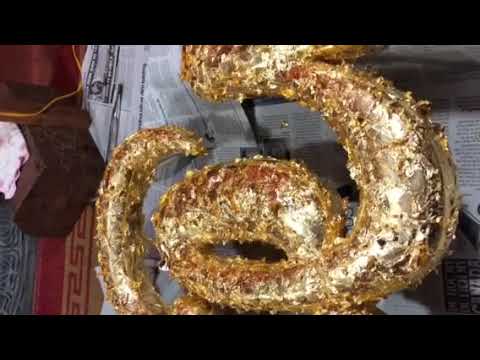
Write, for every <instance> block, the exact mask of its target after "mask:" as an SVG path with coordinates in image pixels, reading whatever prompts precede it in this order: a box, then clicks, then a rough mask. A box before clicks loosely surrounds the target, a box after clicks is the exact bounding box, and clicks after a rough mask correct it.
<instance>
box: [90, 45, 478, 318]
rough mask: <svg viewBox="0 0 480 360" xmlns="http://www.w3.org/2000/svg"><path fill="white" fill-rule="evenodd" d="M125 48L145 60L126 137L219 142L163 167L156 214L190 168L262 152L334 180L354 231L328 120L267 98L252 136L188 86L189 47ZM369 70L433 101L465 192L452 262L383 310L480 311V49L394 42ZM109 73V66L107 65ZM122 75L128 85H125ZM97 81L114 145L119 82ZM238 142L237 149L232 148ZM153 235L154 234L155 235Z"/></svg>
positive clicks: (235, 112)
mask: <svg viewBox="0 0 480 360" xmlns="http://www.w3.org/2000/svg"><path fill="white" fill-rule="evenodd" d="M99 48H100V49H102V50H103V55H102V54H99V55H96V58H97V59H101V60H97V62H98V63H100V64H104V63H106V62H108V61H106V60H105V59H108V56H107V55H108V54H109V52H108V51H110V53H112V52H113V53H114V52H115V51H114V50H111V49H104V47H99ZM122 48H123V47H122ZM140 48H141V49H140ZM93 50H94V47H92V46H91V47H89V53H91V54H89V53H87V55H89V56H90V57H91V58H93V57H94V56H93V55H92V54H93V53H94V51H93ZM117 51H118V50H117ZM120 51H123V52H125V54H126V55H125V56H131V57H134V58H135V57H138V59H139V60H135V61H131V62H128V61H127V62H128V63H129V64H130V65H129V66H130V69H131V70H130V71H131V73H130V74H129V76H131V81H133V83H134V84H135V83H138V84H137V85H134V86H133V88H135V90H132V91H133V92H135V94H136V95H135V96H133V97H132V99H131V102H130V103H128V102H127V103H128V104H129V105H130V107H129V108H127V107H125V109H122V117H123V116H125V118H126V119H128V116H130V120H125V121H126V122H129V124H130V125H129V126H131V127H129V128H128V129H129V130H125V131H124V132H123V133H122V134H126V133H128V132H132V131H134V130H135V129H139V128H143V127H152V126H153V127H154V126H160V125H163V124H170V123H171V122H170V121H173V123H175V124H178V125H184V126H189V127H192V128H194V129H195V130H196V131H198V132H199V133H200V134H205V137H206V139H213V138H214V139H215V141H214V143H212V144H210V146H211V148H212V149H213V150H212V152H211V155H210V156H209V157H208V158H207V159H205V160H204V162H203V163H200V162H198V163H192V162H189V161H188V160H182V161H173V162H172V163H169V164H166V166H164V167H163V168H162V170H161V172H160V173H159V176H158V178H159V179H161V181H158V182H157V183H156V185H155V186H154V187H153V188H152V193H153V194H152V195H151V196H150V195H149V196H148V197H147V199H146V201H145V204H146V205H145V211H146V214H147V216H150V213H151V210H153V209H154V207H155V204H156V199H158V196H159V195H160V194H161V193H162V192H163V191H165V189H166V188H167V187H168V186H169V185H170V184H172V183H173V182H175V181H176V180H178V179H180V178H181V177H183V173H184V171H185V170H186V169H187V168H190V167H200V166H202V165H204V164H205V162H219V161H223V160H229V159H231V158H232V157H238V156H239V155H240V156H242V155H245V154H253V153H257V152H258V153H261V154H264V155H270V156H275V157H278V158H288V159H298V160H302V161H304V162H305V163H306V164H307V165H308V166H309V167H310V168H311V169H312V170H313V171H315V172H316V173H317V174H318V175H319V176H320V177H321V178H322V179H323V180H324V181H326V182H327V183H329V184H330V185H331V186H333V187H334V188H336V189H337V190H339V192H340V193H342V194H343V195H344V196H348V197H349V198H350V199H351V200H352V201H351V204H350V208H349V213H348V216H349V229H351V228H352V227H353V226H354V222H355V214H356V209H357V207H358V203H357V201H358V198H357V196H356V194H355V185H354V184H353V182H352V180H351V179H350V177H349V174H348V171H347V170H346V167H345V163H346V155H345V153H344V151H343V149H342V148H341V146H339V145H338V144H337V141H336V137H335V134H334V133H333V132H332V130H331V129H330V128H329V127H328V125H327V124H326V122H324V121H323V119H322V115H321V114H320V113H315V112H310V111H308V110H305V109H303V108H301V107H300V106H298V105H297V104H295V103H286V102H282V101H257V102H255V104H254V110H253V119H251V120H252V121H251V122H252V123H253V130H254V131H252V129H250V124H249V122H248V120H247V119H246V117H245V114H244V113H243V110H242V109H241V107H240V106H239V104H235V103H233V104H223V105H212V104H209V103H207V102H204V101H201V100H200V99H198V98H196V97H195V96H194V95H193V93H192V92H191V90H190V89H189V88H188V87H186V86H185V85H184V84H183V83H181V82H180V81H179V78H178V73H176V71H178V68H179V62H180V48H179V46H147V47H132V48H131V49H128V48H125V49H120ZM128 51H130V53H129V54H130V55H128ZM99 53H102V51H99ZM87 60H88V56H87ZM87 62H88V61H87ZM364 64H365V65H368V66H370V67H373V68H374V69H376V70H378V71H379V72H380V73H381V74H382V75H384V76H385V77H386V78H388V79H391V80H393V81H394V82H395V84H396V85H397V86H398V87H399V88H402V89H405V90H411V91H413V92H414V94H415V95H416V97H417V98H425V99H428V100H430V101H432V105H433V119H434V121H436V122H438V123H440V124H441V125H442V126H444V127H445V131H446V133H447V135H448V137H449V141H450V144H451V149H452V152H453V154H454V157H455V160H456V163H457V166H458V176H459V185H460V190H461V192H462V194H463V210H462V216H461V221H460V222H461V224H460V230H459V232H458V236H457V239H456V240H455V242H454V246H453V249H452V250H453V253H452V255H451V256H449V257H448V258H447V259H446V260H445V261H444V262H443V264H442V267H441V268H440V269H439V270H438V272H437V273H435V274H432V275H431V276H429V277H428V278H427V279H426V280H425V282H424V283H423V284H422V285H421V286H420V287H419V288H418V289H415V290H409V291H404V292H401V293H398V294H394V295H392V296H391V297H390V298H388V299H386V300H385V301H383V302H382V303H381V304H380V308H382V309H383V310H384V311H385V312H386V313H388V314H418V315H424V314H458V313H460V314H475V313H477V314H478V313H480V165H479V164H480V46H476V45H475V46H466V45H450V46H437V45H391V46H389V47H388V49H387V50H386V51H385V52H384V53H382V54H381V55H380V56H378V57H375V58H374V61H373V59H369V60H368V61H365V62H364ZM123 66H124V67H126V65H123ZM105 68H107V69H108V68H109V67H108V66H107V65H104V67H103V69H105ZM102 71H103V73H104V72H105V71H104V70H102ZM84 72H85V70H84ZM103 73H102V72H101V73H100V74H103ZM114 73H115V72H114ZM120 75H121V74H119V76H118V78H121V76H120ZM102 76H104V75H102ZM125 76H126V75H125ZM113 78H115V77H113ZM106 79H107V80H108V76H107V77H106ZM107 80H105V76H104V80H103V82H104V84H108V81H107ZM95 81H99V80H98V79H97V80H94V81H93V82H90V83H89V82H87V85H88V84H90V86H92V88H93V90H94V91H93V92H96V93H99V94H97V95H95V96H94V95H90V96H91V98H89V102H90V103H91V104H95V106H94V109H93V112H92V109H91V112H92V114H93V115H92V117H93V119H94V123H95V126H92V133H93V134H97V137H98V138H96V141H97V144H98V143H99V144H102V145H105V133H106V131H107V125H106V124H104V123H105V122H106V119H107V118H108V116H109V110H103V107H106V108H108V107H109V106H111V105H109V103H108V101H106V99H108V100H110V101H112V97H108V92H109V91H110V92H112V91H113V90H112V85H109V86H106V85H104V87H100V88H101V89H102V91H103V92H101V91H99V86H98V84H96V83H95ZM113 87H114V85H113ZM105 88H107V89H105ZM108 89H109V90H108ZM100 105H101V106H100ZM124 113H125V115H124ZM97 119H100V120H97ZM232 119H233V120H234V121H231V120H232ZM228 120H230V121H228ZM134 124H136V126H134ZM125 127H127V125H125ZM225 127H226V128H225ZM254 134H255V136H254ZM212 135H213V136H212ZM94 136H95V135H94ZM120 138H121V137H120ZM255 139H256V140H257V143H256V142H255ZM119 141H121V140H119ZM229 144H230V145H231V144H234V146H233V147H229V146H228V145H229ZM99 146H100V145H99ZM105 146H106V145H105ZM151 231H152V229H147V233H149V232H151ZM156 279H157V281H156V283H157V287H158V288H159V289H161V290H163V293H164V294H166V297H168V298H169V299H173V298H174V297H175V296H176V295H178V294H179V293H181V289H180V288H179V287H178V285H176V284H175V282H171V281H170V279H169V278H168V273H166V272H161V273H160V274H158V275H157V278H156Z"/></svg>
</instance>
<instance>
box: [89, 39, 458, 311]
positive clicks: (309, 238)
mask: <svg viewBox="0 0 480 360" xmlns="http://www.w3.org/2000/svg"><path fill="white" fill-rule="evenodd" d="M376 50H378V47H377V46H355V45H349V46H334V45H276V46H274V45H242V46H240V45H238V46H237V45H230V46H207V45H204V46H185V47H184V51H183V68H182V76H183V78H184V80H185V81H187V82H188V83H189V84H190V85H191V86H192V88H193V89H194V90H195V91H196V92H197V93H198V94H199V95H200V96H202V97H203V98H205V99H208V100H211V101H224V100H231V99H240V100H241V99H243V98H247V97H259V96H283V97H285V98H287V99H289V100H292V101H298V102H299V103H300V104H301V105H303V106H306V107H308V108H310V109H311V110H314V111H322V112H323V113H324V115H325V117H326V120H327V121H328V123H329V124H330V125H331V126H332V128H333V129H334V130H335V132H336V133H337V135H338V138H339V141H340V143H341V144H342V145H343V147H344V148H345V150H346V151H347V153H348V157H349V163H348V168H349V170H350V173H351V176H352V178H353V179H354V180H355V181H356V183H357V185H358V187H359V189H360V193H361V204H360V209H359V213H358V216H357V219H356V222H355V228H354V230H353V232H352V233H351V234H350V235H349V236H344V234H343V233H342V229H343V221H344V219H343V209H344V204H343V203H342V201H341V200H340V199H339V197H338V195H336V194H335V193H334V192H333V191H331V190H329V189H327V188H326V187H325V186H324V185H322V184H321V183H320V182H319V181H318V180H317V179H316V177H315V176H314V175H312V174H311V173H310V172H309V171H308V169H306V168H305V167H304V166H303V165H301V164H298V163H296V162H287V161H279V160H275V159H269V158H254V159H248V160H239V161H237V162H233V163H230V164H226V165H216V166H210V167H207V168H204V169H202V170H200V171H198V172H195V173H190V174H188V176H187V177H186V179H185V180H183V181H182V182H180V183H179V184H177V185H175V186H173V187H172V188H171V189H170V190H169V191H168V192H167V193H166V194H165V195H164V196H163V197H162V199H161V202H160V207H159V210H158V212H157V213H156V214H155V215H154V217H153V223H154V225H155V228H156V234H157V236H156V240H155V241H156V244H157V247H158V248H159V249H160V250H161V252H162V254H163V255H164V256H165V260H166V262H167V264H168V266H169V268H170V270H171V272H172V275H173V276H174V277H175V278H176V279H177V280H179V282H180V283H181V284H182V285H183V286H184V288H185V289H186V290H187V292H188V294H189V296H188V297H186V298H183V299H179V300H178V301H177V303H176V304H175V305H174V306H173V307H171V308H169V307H166V306H164V305H162V302H161V299H160V297H159V295H158V294H157V293H156V292H155V290H154V289H153V286H151V285H147V282H146V280H145V277H144V275H142V274H143V272H142V264H141V261H140V259H141V256H142V251H143V246H144V245H143V242H144V239H143V235H141V232H140V229H141V228H140V224H141V219H140V218H139V216H140V215H141V214H140V215H139V211H141V201H142V199H143V195H144V194H145V192H146V188H147V187H148V181H149V180H150V179H151V175H152V174H153V171H154V169H155V166H156V164H157V163H158V161H159V160H160V159H161V158H163V157H164V156H166V155H170V154H172V153H173V152H178V151H181V152H184V153H186V154H189V155H196V154H200V153H202V152H203V151H204V150H203V148H202V147H201V145H200V142H199V140H198V139H197V138H195V137H194V136H193V134H191V133H188V132H186V131H184V130H180V129H173V128H169V129H159V130H154V131H152V130H148V131H144V132H141V133H140V134H137V135H134V136H133V137H131V138H130V139H129V140H127V142H126V143H125V144H123V145H121V146H120V148H119V149H117V151H116V152H115V154H114V157H113V160H112V162H111V163H110V164H109V166H108V168H107V171H106V175H105V179H104V183H103V186H102V191H101V194H100V199H99V202H98V209H99V215H98V216H99V218H98V230H99V231H98V238H99V242H100V253H101V256H100V259H101V264H102V268H103V270H104V274H105V277H106V279H107V284H108V285H109V292H108V294H109V295H108V296H109V299H110V300H112V302H113V303H114V305H116V307H117V309H118V310H119V311H120V312H122V313H164V312H168V313H177V314H193V313H197V314H201V313H218V311H219V310H218V309H221V308H230V309H233V310H235V311H238V312H269V313H285V312H287V313H311V314H363V313H371V312H372V311H373V310H372V308H373V307H374V305H375V304H376V303H377V302H378V301H379V300H381V299H383V298H385V297H387V296H388V295H390V294H391V293H393V292H396V291H399V290H402V289H405V288H407V287H411V286H415V285H416V284H418V283H420V282H421V281H422V279H423V278H424V277H425V276H426V275H427V274H428V273H430V272H431V271H432V270H433V269H434V268H435V267H436V266H438V264H439V262H440V260H441V259H442V258H443V256H444V255H445V254H446V252H447V250H448V247H449V244H450V242H451V241H452V239H453V238H454V233H455V229H456V224H457V219H458V209H459V201H458V200H459V196H458V192H457V185H456V176H455V170H454V165H453V161H452V158H451V155H450V152H449V149H448V144H447V139H446V138H445V136H444V135H443V133H442V132H441V131H440V130H439V129H437V128H436V127H435V126H434V125H433V124H432V122H431V111H430V107H429V104H428V103H427V102H425V101H420V102H417V101H415V100H414V99H413V96H412V95H411V94H410V93H404V92H401V91H399V90H397V89H396V88H395V87H394V86H393V85H392V84H391V83H390V82H389V81H387V80H385V79H383V78H381V77H376V76H374V75H372V74H370V73H367V72H364V71H360V70H357V69H355V68H353V67H352V66H351V65H348V64H345V63H343V62H342V60H343V61H350V60H354V59H356V58H358V57H360V56H362V55H365V54H369V53H372V52H374V51H376ZM144 138H146V139H148V140H147V141H145V140H144ZM139 209H140V210H139ZM229 241H237V242H253V241H260V242H267V243H270V244H272V245H275V246H276V247H279V248H280V249H282V250H283V251H284V252H285V253H286V255H287V257H288V259H287V260H282V261H280V262H276V263H273V264H267V263H266V262H264V261H259V260H245V259H240V258H233V259H231V258H220V257H218V256H216V255H214V254H213V253H212V251H211V250H209V249H210V246H211V245H215V244H221V243H225V242H229Z"/></svg>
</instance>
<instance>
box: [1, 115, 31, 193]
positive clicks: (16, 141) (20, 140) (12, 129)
mask: <svg viewBox="0 0 480 360" xmlns="http://www.w3.org/2000/svg"><path fill="white" fill-rule="evenodd" d="M29 156H30V154H29V152H28V148H27V143H26V141H25V138H24V137H23V135H22V133H21V131H20V129H19V127H18V126H17V125H16V124H13V123H8V122H0V193H3V194H4V196H5V199H7V200H8V199H11V198H12V197H13V195H15V190H16V182H17V180H18V178H19V177H20V170H21V167H22V165H23V164H25V163H26V162H27V160H28V158H29Z"/></svg>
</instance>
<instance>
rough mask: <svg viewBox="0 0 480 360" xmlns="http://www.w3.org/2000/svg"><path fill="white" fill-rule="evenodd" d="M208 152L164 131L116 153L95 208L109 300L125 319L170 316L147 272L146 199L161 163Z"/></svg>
mask: <svg viewBox="0 0 480 360" xmlns="http://www.w3.org/2000/svg"><path fill="white" fill-rule="evenodd" d="M204 151H205V149H204V147H203V145H202V142H201V139H199V138H198V137H197V136H196V135H195V134H193V133H192V132H190V131H187V130H185V129H180V128H175V127H165V128H160V129H149V130H143V131H140V132H139V133H137V134H134V135H132V136H130V137H129V138H128V139H126V140H125V142H124V143H123V144H121V145H120V146H119V147H118V148H117V149H115V151H114V152H113V155H112V159H111V161H110V163H109V164H108V166H107V169H106V170H105V175H104V178H103V181H102V184H101V186H100V190H99V198H98V201H97V204H96V213H97V239H98V245H99V263H100V266H101V269H102V273H103V278H104V281H105V284H106V295H107V299H108V300H109V301H110V302H111V303H112V304H113V306H114V307H115V309H116V310H117V311H118V312H119V313H120V314H138V315H141V314H164V313H167V312H170V308H169V307H167V306H166V305H165V304H164V303H163V301H162V299H161V297H160V295H159V294H158V293H157V291H156V290H155V288H154V286H153V284H152V283H151V282H150V281H149V280H148V275H147V274H146V272H145V270H144V258H145V248H146V247H147V246H148V244H147V243H146V241H148V240H147V239H145V237H144V235H143V224H144V216H143V214H142V204H143V199H144V197H145V195H146V193H147V191H148V188H149V186H150V184H151V182H152V181H153V178H154V175H155V171H156V168H157V166H158V165H159V163H160V162H161V161H162V160H164V159H166V158H168V157H170V156H174V155H182V154H184V155H187V156H188V155H191V156H196V155H200V154H202V153H204Z"/></svg>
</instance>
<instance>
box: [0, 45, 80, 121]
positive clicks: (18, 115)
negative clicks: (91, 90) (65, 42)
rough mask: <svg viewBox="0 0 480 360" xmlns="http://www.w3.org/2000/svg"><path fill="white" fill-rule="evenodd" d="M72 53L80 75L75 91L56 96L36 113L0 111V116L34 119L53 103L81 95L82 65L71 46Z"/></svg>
mask: <svg viewBox="0 0 480 360" xmlns="http://www.w3.org/2000/svg"><path fill="white" fill-rule="evenodd" d="M72 53H73V57H74V59H75V63H76V64H77V68H78V71H79V74H80V80H79V82H78V86H77V88H76V90H75V91H72V92H71V93H68V94H65V95H62V96H58V97H56V98H54V99H52V100H50V102H49V103H48V104H47V105H45V106H44V107H43V108H41V109H40V110H38V111H36V112H32V113H20V112H8V111H7V112H3V111H0V116H5V117H14V118H23V117H35V116H38V115H40V114H42V113H44V112H45V111H47V110H48V109H49V108H50V107H51V106H52V105H54V104H55V103H57V102H59V101H61V100H64V99H67V98H70V97H72V96H75V95H77V94H79V93H81V92H82V65H81V64H80V60H79V59H78V56H77V53H76V51H75V45H72Z"/></svg>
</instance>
